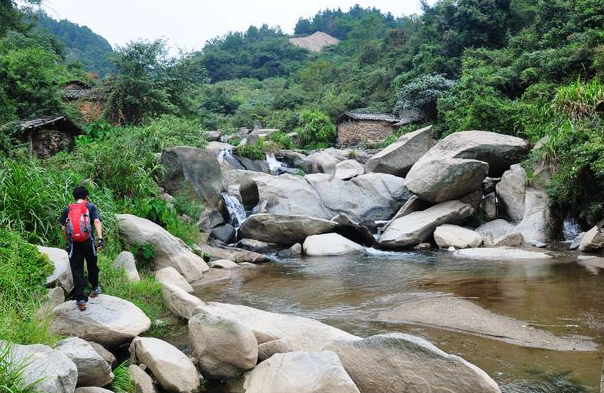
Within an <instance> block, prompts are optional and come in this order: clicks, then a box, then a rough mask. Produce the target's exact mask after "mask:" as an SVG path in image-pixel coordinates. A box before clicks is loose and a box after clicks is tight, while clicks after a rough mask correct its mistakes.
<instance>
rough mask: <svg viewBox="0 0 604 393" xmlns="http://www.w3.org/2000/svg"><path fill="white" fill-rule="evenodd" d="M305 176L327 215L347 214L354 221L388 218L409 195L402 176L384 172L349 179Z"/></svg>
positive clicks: (320, 175)
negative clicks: (328, 213) (327, 211)
mask: <svg viewBox="0 0 604 393" xmlns="http://www.w3.org/2000/svg"><path fill="white" fill-rule="evenodd" d="M305 179H306V180H307V181H308V182H309V183H310V185H311V186H312V187H313V188H314V190H315V191H316V192H317V194H318V195H319V198H320V199H321V201H322V203H323V204H324V205H325V207H326V208H327V209H328V210H329V211H330V217H333V216H334V215H336V214H346V215H347V216H348V217H350V218H351V219H352V220H354V221H356V222H363V221H382V220H387V219H389V218H390V217H392V216H393V215H394V213H395V212H396V211H397V209H399V208H400V207H401V206H402V205H403V203H405V202H406V201H407V200H408V199H409V198H410V197H411V194H410V193H409V191H408V190H407V188H406V187H405V179H402V178H400V177H396V176H393V175H388V174H384V173H368V174H365V175H362V176H357V177H355V178H353V179H352V180H349V181H344V180H340V179H337V178H335V177H334V176H331V175H326V174H314V175H307V176H305Z"/></svg>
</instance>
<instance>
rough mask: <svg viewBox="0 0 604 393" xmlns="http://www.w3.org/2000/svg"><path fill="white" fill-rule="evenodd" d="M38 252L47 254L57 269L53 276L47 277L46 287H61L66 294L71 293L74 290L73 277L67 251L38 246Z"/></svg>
mask: <svg viewBox="0 0 604 393" xmlns="http://www.w3.org/2000/svg"><path fill="white" fill-rule="evenodd" d="M38 251H40V253H41V254H46V255H47V256H48V259H49V260H50V262H52V264H53V265H54V267H55V268H54V271H53V272H52V274H51V275H50V276H48V277H46V285H50V286H60V287H61V288H63V289H64V290H65V292H67V293H69V292H71V291H72V290H73V276H72V275H71V266H70V265H69V256H68V255H67V251H65V250H61V249H60V248H51V247H43V246H38Z"/></svg>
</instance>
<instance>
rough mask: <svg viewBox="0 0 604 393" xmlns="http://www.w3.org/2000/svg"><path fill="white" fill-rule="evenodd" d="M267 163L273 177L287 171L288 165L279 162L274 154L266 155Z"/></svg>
mask: <svg viewBox="0 0 604 393" xmlns="http://www.w3.org/2000/svg"><path fill="white" fill-rule="evenodd" d="M266 162H267V164H268V167H269V169H270V171H271V173H272V174H273V175H279V174H281V173H283V172H286V171H287V165H285V164H284V163H282V162H281V161H279V160H277V159H276V158H275V155H274V154H273V153H266Z"/></svg>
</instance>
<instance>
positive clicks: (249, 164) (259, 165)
mask: <svg viewBox="0 0 604 393" xmlns="http://www.w3.org/2000/svg"><path fill="white" fill-rule="evenodd" d="M235 158H236V159H237V161H239V162H240V163H241V165H242V166H243V168H244V169H245V170H248V171H253V172H261V173H271V169H270V167H269V165H268V163H267V162H266V161H258V160H252V159H249V158H246V157H241V156H238V155H235Z"/></svg>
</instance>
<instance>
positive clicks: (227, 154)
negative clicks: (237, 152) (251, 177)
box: [218, 149, 233, 161]
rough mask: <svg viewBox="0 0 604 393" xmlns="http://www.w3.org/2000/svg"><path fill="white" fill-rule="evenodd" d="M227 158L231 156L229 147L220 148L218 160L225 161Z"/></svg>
mask: <svg viewBox="0 0 604 393" xmlns="http://www.w3.org/2000/svg"><path fill="white" fill-rule="evenodd" d="M229 158H233V153H232V152H231V150H229V149H222V150H220V153H218V161H227V159H229Z"/></svg>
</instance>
